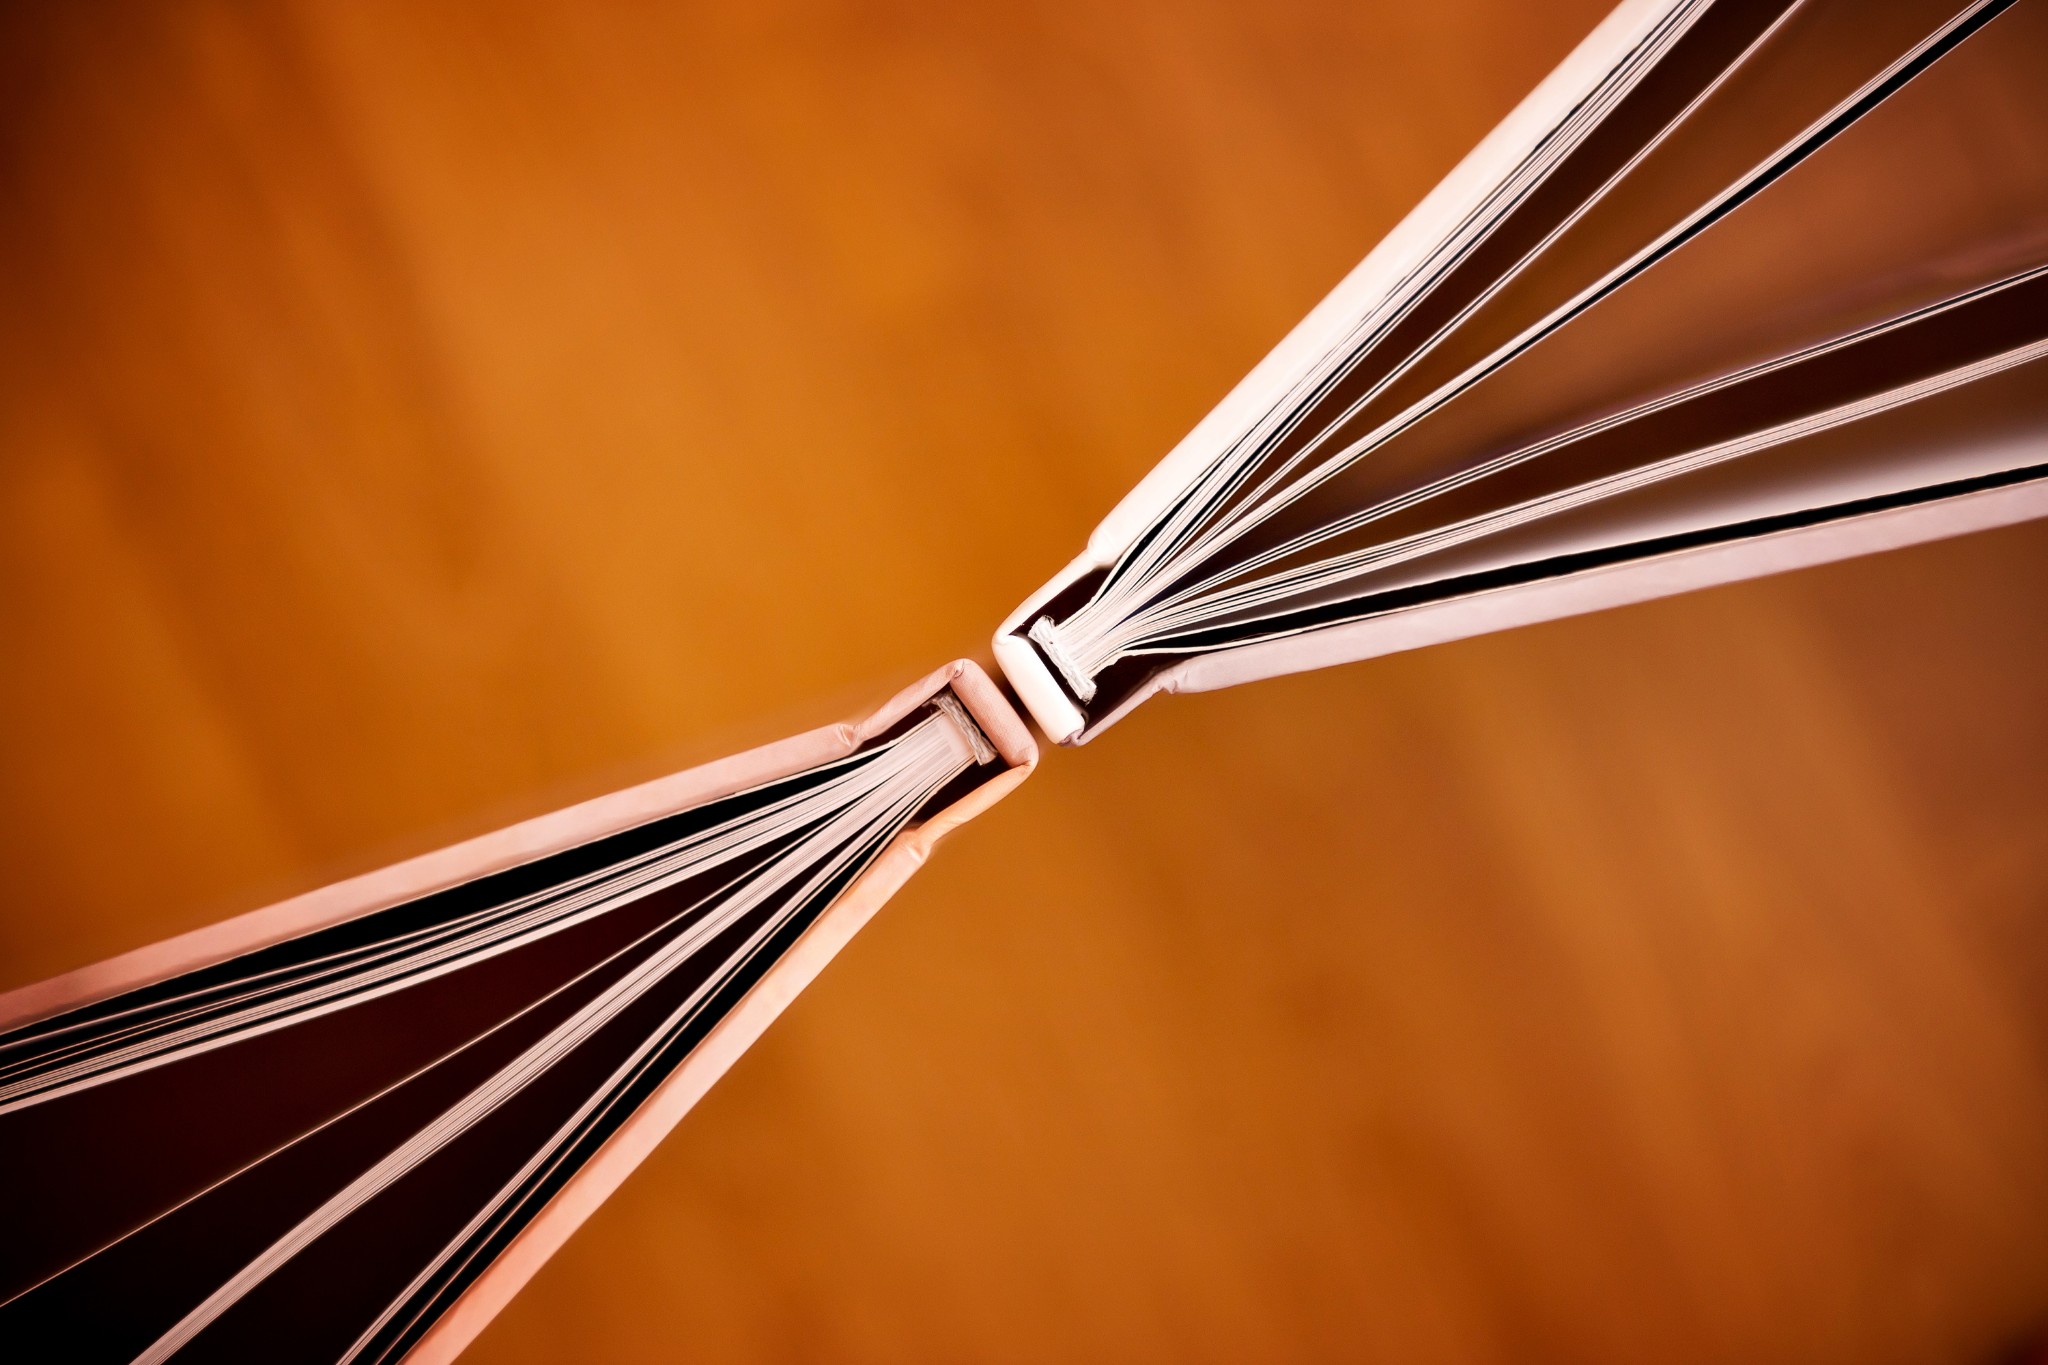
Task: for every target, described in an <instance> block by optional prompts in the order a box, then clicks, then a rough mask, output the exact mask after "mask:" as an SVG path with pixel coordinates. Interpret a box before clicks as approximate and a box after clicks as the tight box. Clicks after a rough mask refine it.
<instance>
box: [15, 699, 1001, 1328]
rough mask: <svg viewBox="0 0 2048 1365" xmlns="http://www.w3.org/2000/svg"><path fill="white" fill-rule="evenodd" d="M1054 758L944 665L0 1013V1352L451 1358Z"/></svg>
mask: <svg viewBox="0 0 2048 1365" xmlns="http://www.w3.org/2000/svg"><path fill="white" fill-rule="evenodd" d="M1036 758H1037V755H1036V751H1035V749H1034V748H1033V745H1032V742H1031V738H1030V735H1029V733H1028V732H1027V731H1026V730H1025V728H1024V726H1023V722H1022V721H1021V720H1020V719H1019V718H1018V717H1017V714H1016V712H1014V711H1013V710H1011V709H1010V707H1009V706H1008V704H1007V703H1005V702H1004V701H1003V699H1002V698H1001V696H1000V694H998V693H997V691H996V690H995V687H994V686H993V684H991V683H990V682H989V680H988V678H987V677H986V676H985V675H984V674H983V673H982V672H981V671H980V670H979V669H978V668H976V667H975V666H974V665H973V664H971V663H957V664H954V665H952V666H950V667H948V668H946V669H942V670H940V671H939V672H938V673H936V674H933V675H932V676H931V677H929V678H927V679H925V680H924V681H923V682H922V683H920V684H918V685H917V686H915V687H912V688H910V689H909V690H907V691H906V692H904V693H902V694H901V695H899V696H898V697H897V698H896V699H895V700H894V701H892V702H890V703H889V704H888V705H887V706H884V707H883V708H882V709H881V710H880V711H878V712H876V713H875V714H874V715H873V716H871V717H869V718H868V719H867V720H865V721H863V722H861V723H860V724H858V725H843V726H832V727H829V728H827V729H824V730H818V731H814V732H812V733H810V734H806V735H799V736H797V737H796V738H794V739H790V740H785V741H783V742H782V743H779V744H774V745H770V746H768V747H767V748H764V749H757V750H754V751H752V752H750V753H746V754H741V755H738V756H736V757H734V758H729V759H725V760H722V761H721V762H718V763H713V764H710V765H708V766H706V767H702V768H697V769H693V770H691V771H689V772H686V773H681V774H678V775H676V776H674V777H670V778H664V779H662V780H660V781H657V782H653V783H650V784H647V785H646V786H643V787H638V788H634V789H632V790H629V791H625V792H620V793H618V794H617V795H614V796H610V797H605V798H602V799H600V800H598V801H594V802H590V803H587V804H585V805H582V806H577V807H573V808H571V809H569V810H565V811H561V812H558V813H557V814H554V815H550V816H546V817H543V818H541V819H539V820H534V821H530V822H528V823H526V824H523V825H519V826H515V827H514V828H512V829H508V830H504V831H501V832H499V833H497V834H493V835H488V836H486V837H484V838H482V839H477V840H473V841H471V842H470V843H467V844H463V845H459V846H457V847H455V848H452V849H448V850H445V851H443V852H441V853H437V854H431V855H428V856H427V857H424V858H419V859H415V860H414V861H412V862H409V863H404V864H401V865H399V866H397V867H394V868H389V869H386V870H384V871H382V872H378V873H373V874H371V875H370V876H367V877H362V878H358V879H356V880H355V881H352V882H344V883H341V884H340V885H337V886H333V887H329V888H327V889H325V890H323V891H318V892H314V893H312V894H311V895H308V896H303V897H300V898H298V899H296V900H293V901H288V902H285V903H283V904H281V905H277V906H273V907H271V908H269V909H267V910H260V911H257V912H255V913H254V914H251V915H246V916H243V917H241V918H240V919H237V920H231V921H228V922H227V923H225V924H221V925H217V926H214V927H213V928H211V929H206V930H201V931H199V932H198V933H196V934H191V935H187V936H186V937H184V938H181V939H173V940H171V941H169V942H167V943H162V944H158V945H156V946H154V947H151V948H145V949H142V950H141V951H139V952H137V953H133V954H130V955H129V956H127V957H125V958H119V959H116V960H114V961H112V962H109V963H105V964H102V965H101V966H99V967H95V968H89V969H86V970H85V971H82V972H78V973H74V974H73V975H71V976H68V977H61V978H58V979H57V980H54V981H50V982H45V983H43V984H42V985H39V986H33V987H29V988H27V989H26V990H22V991H17V992H15V993H14V994H12V995H10V996H6V997H0V1027H7V1026H9V1025H11V1026H12V1027H11V1029H9V1031H7V1032H4V1033H0V1165H4V1169H6V1170H8V1171H10V1172H14V1173H16V1174H17V1176H29V1175H32V1177H33V1178H32V1179H17V1180H13V1181H10V1188H8V1189H7V1190H6V1191H5V1194H6V1200H5V1204H6V1209H7V1218H6V1223H5V1235H4V1236H0V1342H5V1343H9V1344H10V1346H11V1347H13V1348H19V1347H21V1346H23V1345H25V1344H26V1343H31V1342H42V1343H48V1348H49V1353H48V1355H47V1356H44V1357H38V1358H47V1359H52V1360H60V1359H61V1360H67V1361H86V1360H124V1361H126V1360H133V1361H162V1360H168V1359H171V1358H173V1357H174V1356H175V1357H176V1358H178V1359H180V1360H186V1359H205V1360H337V1361H339V1360H351V1361H376V1360H394V1359H397V1358H399V1357H400V1356H408V1353H410V1355H409V1356H408V1358H410V1359H413V1360H446V1359H449V1358H451V1357H452V1356H454V1355H455V1353H456V1352H457V1351H459V1350H460V1349H461V1348H462V1346H463V1345H464V1344H466V1343H467V1342H468V1341H469V1339H470V1338H471V1337H473V1336H474V1335H475V1334H476V1333H477V1332H478V1331H479V1330H481V1328H482V1327H483V1325H484V1323H485V1322H487V1321H488V1320H489V1319H490V1317H491V1315H492V1314H493V1313H495V1312H496V1311H497V1309H498V1308H499V1307H501V1306H502V1305H503V1304H504V1303H505V1302H506V1301H507V1300H508V1299H509V1298H510V1297H511V1295H512V1294H513V1293H514V1292H515V1291H516V1290H517V1289H518V1288H519V1286H520V1285H521V1284H523V1283H524V1282H525V1280H526V1279H527V1278H528V1277H529V1276H530V1275H531V1274H532V1273H533V1272H534V1270H536V1269H537V1268H538V1267H539V1265H540V1264H541V1262H542V1261H544V1260H545V1259H546V1257H547V1256H548V1255H549V1253H550V1252H552V1251H553V1250H554V1249H555V1248H556V1247H558V1246H559V1245H560V1244H561V1243H562V1241H563V1240H564V1239H565V1238H566V1237H567V1236H568V1235H569V1233H570V1232H571V1231H573V1230H574V1228H575V1227H576V1225H577V1224H578V1223H580V1222H581V1221H582V1220H583V1219H584V1218H585V1217H586V1216H588V1214H589V1213H590V1212H591V1210H593V1209H594V1208H595V1207H596V1206H597V1205H598V1204H599V1203H600V1202H601V1201H602V1200H603V1199H604V1197H605V1196H606V1195H607V1194H609V1193H610V1192H611V1190H612V1189H614V1188H615V1187H616V1186H617V1185H618V1184H619V1182H620V1181H621V1180H623V1179H624V1178H625V1176H626V1175H627V1173H628V1172H629V1171H630V1170H631V1169H632V1168H633V1167H634V1166H635V1165H636V1164H637V1163H638V1162H639V1161H640V1159H641V1158H642V1157H644V1156H645V1155H646V1154H647V1153H648V1152H649V1151H650V1150H651V1149H652V1148H653V1146H654V1144H655V1143H656V1142H658V1141H659V1140H660V1139H661V1137H662V1136H663V1134H665V1133H666V1132H667V1131H668V1130H669V1129H670V1128H671V1127H672V1126H674V1124H675V1123H676V1121H677V1120H678V1119H680V1118H681V1117H682V1115H683V1113H684V1112H685V1111H686V1110H688V1109H689V1108H690V1106H691V1105H692V1104H693V1103H695V1102H696V1100H697V1099H698V1097H699V1096H701V1095H702V1094H703V1093H704V1091H705V1090H706V1089H707V1088H708V1087H709V1086H710V1085H711V1083H712V1082H713V1081H714V1080H716V1079H717V1077H718V1076H719V1075H720V1074H722V1073H723V1072H724V1070H725V1069H726V1067H727V1066H729V1065H730V1064H731V1063H732V1061H733V1059H734V1058H735V1057H737V1056H738V1055H739V1054H740V1053H741V1052H742V1051H744V1050H745V1048H746V1047H747V1046H748V1044H749V1043H751V1042H752V1041H753V1040H754V1038H755V1037H756V1036H758V1035H759V1033H760V1032H761V1030H762V1029H763V1028H765V1027H766V1026H767V1024H768V1023H769V1022H770V1021H771V1020H772V1019H773V1018H774V1017H775V1016H776V1015H777V1014H778V1013H780V1012H781V1010H782V1008H783V1006H784V1005H786V1004H787V1003H788V1002H789V1001H790V1000H791V999H792V998H793V997H794V996H795V994H796V993H797V992H798V991H799V990H801V989H802V988H803V987H804V985H806V984H807V983H808V982H809V981H810V980H811V978H812V977H814V976H815V975H816V974H817V972H818V971H819V969H820V968H822V967H823V966H824V964H825V962H826V961H827V960H829V959H830V958H831V957H832V955H833V954H834V953H835V952H837V951H838V949H839V948H840V947H841V946H843V945H844V944H845V942H846V941H847V939H848V938H849V937H851V935H852V934H853V932H854V931H855V930H856V929H858V928H859V927H860V926H861V924H863V923H864V922H865V921H866V920H867V918H868V917H869V916H870V915H872V914H873V913H874V912H875V910H876V909H877V908H879V906H880V905H881V903H882V901H884V900H885V899H887V898H888V896H889V895H890V894H891V893H893V892H894V891H895V889H896V888H897V887H898V886H900V885H901V884H902V882H903V880H904V878H905V877H907V876H908V875H909V874H910V872H911V871H913V870H914V869H915V868H916V866H917V865H918V863H919V862H921V861H922V860H923V858H924V856H925V853H926V852H927V850H928V849H929V848H930V846H931V844H932V842H933V841H934V840H936V839H937V838H938V837H939V836H940V835H941V834H943V833H945V832H946V831H947V830H948V829H950V828H952V827H954V826H955V825H958V824H959V823H960V822H961V821H962V820H965V819H967V818H968V817H970V816H972V815H974V814H976V813H977V812H979V811H981V810H983V809H985V808H986V807H987V806H988V805H990V804H991V803H992V802H994V801H995V800H997V799H998V798H999V797H1001V796H1002V795H1003V794H1004V793H1006V792H1007V791H1009V790H1010V789H1011V788H1012V787H1014V786H1015V785H1016V784H1017V783H1018V782H1020V781H1022V780H1023V778H1024V776H1025V775H1026V774H1027V773H1028V772H1029V771H1030V769H1031V767H1032V765H1033V764H1034V763H1035V762H1036ZM0 1354H7V1356H8V1358H9V1359H15V1358H20V1359H27V1358H28V1357H26V1356H21V1357H16V1356H15V1355H14V1354H13V1353H12V1350H9V1351H7V1352H0Z"/></svg>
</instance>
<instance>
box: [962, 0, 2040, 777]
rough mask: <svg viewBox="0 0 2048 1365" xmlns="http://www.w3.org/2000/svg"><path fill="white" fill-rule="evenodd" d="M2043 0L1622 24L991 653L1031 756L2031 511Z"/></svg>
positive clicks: (1748, 8)
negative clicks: (1510, 634)
mask: <svg viewBox="0 0 2048 1365" xmlns="http://www.w3.org/2000/svg"><path fill="white" fill-rule="evenodd" d="M2044 72H2048V3H2042V0H2019V3H2016V4H2015V3H2011V2H2010V0H1976V2H1975V3H1963V0H1711V2H1710V0H1628V3H1626V4H1623V5H1622V6H1621V7H1620V8H1619V9H1618V10H1616V11H1615V12H1614V13H1613V14H1612V15H1611V16H1610V17H1609V18H1608V19H1607V21H1606V22H1605V23H1603V24H1602V25H1601V26H1600V28H1599V29H1597V30H1596V31H1595V32H1594V33H1593V34H1592V35H1591V36H1590V37H1589V38H1588V39H1587V40H1586V41H1585V42H1584V43H1583V44H1582V45H1581V46H1580V47H1579V49H1578V50H1577V51H1576V52H1574V53H1573V54H1572V55H1571V57H1570V58H1568V59H1567V60H1566V61H1565V63H1564V64H1563V65H1562V66H1561V67H1559V68H1558V70H1557V71H1556V72H1554V73H1553V74H1552V75H1551V76H1550V77H1549V79H1547V80H1546V81H1545V82H1544V83H1543V84H1542V85H1541V86H1540V87H1539V88H1538V89H1537V90H1536V91H1535V92H1534V93H1533V94H1531V95H1530V96H1529V98H1528V99H1527V100H1526V101H1524V103H1523V104H1522V105H1521V107H1520V108H1518V109H1517V110H1516V111H1515V112H1514V113H1513V114H1512V115H1511V116H1510V117H1509V118H1508V119H1507V120H1506V122H1504V123H1503V124H1501V126H1500V127H1499V128H1498V129H1496V130H1495V131H1494V132H1493V133H1492V135H1490V136H1489V137H1488V138H1487V139H1486V140H1485V141H1484V142H1483V143H1482V144H1481V145H1480V146H1479V147H1478V149H1477V150H1475V151H1474V152H1473V153H1472V154H1471V155H1470V156H1469V157H1468V158H1467V159H1466V160H1465V162H1464V163H1463V164H1461V165H1460V166H1459V167H1458V168H1457V169H1456V170H1455V171H1454V172H1453V173H1452V174H1451V175H1450V177H1449V178H1448V179H1446V180H1445V181H1444V182H1443V184H1442V185H1440V186H1439V187H1438V188H1437V189H1436V190H1435V192H1433V193H1432V194H1431V195H1430V196H1429V197H1428V198H1427V199H1426V200H1424V201H1423V203H1422V204H1421V205H1420V206H1419V207H1418V208H1417V209H1416V210H1415V211H1414V212H1413V213H1412V214H1411V215H1410V216H1409V217H1408V218H1407V219H1406V220H1405V221H1404V222H1402V223H1401V225H1400V226H1399V227H1398V228H1396V229H1395V231H1394V232H1393V233H1392V234H1391V235H1390V236H1389V237H1388V238H1387V239H1386V240H1385V241H1384V242H1382V243H1381V244H1380V246H1379V247H1378V249H1376V250H1375V251H1373V253H1372V254H1371V255H1369V256H1368V257H1367V258H1366V259H1365V261H1364V263H1363V264H1361V265H1360V266H1359V267H1358V268H1357V269H1356V270H1355V271H1354V272H1353V273H1352V274H1351V275H1350V277H1349V278H1347V279H1346V280H1344V281H1343V283H1342V284H1340V285H1339V286H1338V287H1337V289H1336V290H1335V292H1333V293H1332V294H1331V295H1330V296H1329V297H1328V298H1327V299H1325V300H1324V301H1323V303H1322V304H1321V305H1320V306H1318V307H1317V308H1316V309H1315V311H1314V312H1312V313H1311V314H1310V315H1309V316H1308V318H1307V319H1306V320H1304V321H1303V322H1302V323H1301V324H1300V326H1298V327H1297V328H1295V330H1294V331H1293V332H1292V333H1291V334H1290V335H1289V336H1288V337H1287V338H1286V339H1285V340H1284V341H1282V342H1281V343H1280V345H1279V346H1278V347H1277V348H1276V349H1275V350H1274V351H1273V352H1272V354H1270V355H1269V356H1267V357H1266V359H1265V360H1264V361H1263V362H1262V363H1261V364H1260V365H1259V366H1258V367H1257V368H1256V369H1254V370H1253V371H1252V373H1251V374H1250V375H1249V376H1248V377H1247V378H1246V379H1245V380H1244V381H1243V382H1242V383H1241V384H1239V385H1238V387H1237V388H1236V389H1235V390H1234V391H1233V392H1232V393H1231V394H1230V395H1229V396H1228V397H1227V398H1226V399H1225V400H1224V401H1223V402H1222V404H1221V405H1220V406H1218V407H1217V408H1216V409H1215V411H1213V412H1211V413H1210V414H1209V415H1208V416H1207V417H1206V418H1204V419H1203V421H1202V422H1201V423H1200V424H1199V425H1198V426H1197V427H1196V428H1195V429H1194V431H1193V432H1192V433H1190V434H1189V436H1188V437H1187V438H1186V439H1185V440H1184V441H1182V442H1181V444H1180V445H1179V446H1178V447H1177V448H1176V449H1175V450H1174V451H1173V452H1172V453H1171V454H1170V455H1169V456H1168V457H1167V458H1166V460H1165V461H1164V462H1163V463H1161V464H1160V465H1159V466H1158V467H1157V468H1156V469H1154V470H1153V471H1152V473H1151V474H1150V475H1148V476H1147V477H1146V478H1145V480H1144V481H1143V482H1142V483H1140V484H1139V485H1138V487H1137V488H1136V489H1135V490H1134V491H1133V492H1132V493H1131V494H1130V496H1129V497H1128V498H1126V499H1125V500H1124V502H1123V503H1122V504H1121V505H1120V506H1118V507H1117V508H1116V509H1115V510H1114V511H1113V512H1112V513H1111V514H1110V515H1109V517H1108V519H1107V520H1105V521H1104V522H1103V523H1102V524H1101V526H1100V527H1099V528H1098V529H1097V530H1096V532H1095V534H1094V535H1093V536H1092V537H1091V538H1090V540H1089V543H1088V547H1087V549H1086V550H1085V551H1084V552H1083V553H1082V554H1081V555H1080V557H1079V558H1077V559H1076V560H1074V562H1073V563H1072V564H1070V565H1068V566H1067V568H1066V569H1065V570H1064V571H1062V572H1061V573H1060V574H1059V575H1058V576H1057V577H1055V578H1054V579H1053V580H1052V581H1051V582H1050V583H1048V584H1046V586H1045V587H1044V588H1042V589H1040V590H1039V591H1038V592H1037V593H1035V594H1033V595H1032V597H1031V598H1030V599H1029V600H1028V601H1026V602H1025V604H1024V605H1023V606H1022V607H1020V608H1019V609H1018V610H1017V611H1016V612H1015V613H1014V614H1013V615H1012V616H1011V617H1010V618H1009V619H1008V620H1007V621H1005V622H1004V623H1003V625H1002V627H1001V629H1000V630H999V631H998V632H997V635H996V640H995V649H996V655H997V658H998V660H999V661H1000V662H1001V665H1002V668H1003V670H1004V672H1005V673H1007V674H1008V675H1009V677H1010V678H1011V679H1012V681H1013V682H1014V683H1015V685H1016V687H1017V691H1018V693H1019V695H1020V696H1021V697H1022V698H1023V700H1024V702H1025V703H1026V705H1028V706H1029V708H1030V709H1031V711H1032V713H1033V715H1034V716H1035V717H1036V719H1037V720H1038V722H1039V724H1040V725H1041V726H1042V727H1043V728H1044V730H1045V731H1046V733H1047V734H1048V735H1050V736H1051V737H1052V738H1054V739H1056V740H1059V741H1062V742H1069V743H1078V742H1084V741H1086V740H1087V739H1088V738H1089V737H1091V736H1092V735H1094V734H1096V733H1098V732H1099V731H1100V730H1101V729H1102V728H1103V727H1104V726H1106V725H1109V724H1111V723H1113V722H1114V721H1115V720H1116V719H1117V718H1118V717H1119V716H1121V715H1123V714H1124V713H1126V712H1127V711H1129V710H1130V709H1131V708H1132V707H1133V706H1136V705H1137V704H1138V703H1139V702H1141V701H1143V700H1144V699H1145V698H1146V697H1148V696H1150V695H1152V694H1154V693H1157V692H1162V691H1201V690H1207V689H1212V688H1217V687H1224V686H1229V685H1232V684H1235V683H1239V682H1244V681H1248V680H1251V679H1255V678H1262V677H1270V676H1273V675H1276V674H1281V673H1290V672H1296V671H1300V670H1302V669H1308V668H1316V667H1321V666H1323V665H1327V664H1332V663H1338V662H1343V661H1347V660H1354V659H1361V658H1366V657H1370V656H1373V655H1378V654H1384V653H1389V652H1392V651H1396V650H1402V649H1409V648H1414V647H1416V646H1418V645H1423V644H1429V643H1433V642H1437V641H1442V640H1447V639H1453V638H1457V637H1460V636H1466V635H1473V634H1478V633H1481V632H1484V631H1489V630H1496V629H1500V628H1503V627H1506V626H1512V625H1519V624H1523V623H1526V622H1532V621H1538V620H1544V619H1549V618H1553V617H1558V616H1565V615H1570V614H1573V613H1577V612H1583V611H1589V610H1593V609H1596V608H1600V607H1605V606H1613V605H1618V604H1621V603H1626V602H1633V601H1640V600H1643V599H1646V598H1651V597H1657V596H1661V595H1665V594H1668V593H1673V592H1679V591H1683V590H1686V589H1689V588H1696V587H1701V586H1705V585H1708V584H1714V583H1723V582H1728V581H1731V580H1734V579H1740V578H1746V577H1753V576H1756V575H1759V574H1765V573H1771V572H1775V571H1777V570H1781V569H1786V568H1792V567H1796V566H1799V565H1805V564H1813V563H1818V562H1821V561H1825V560H1831V559H1838V558H1842V557H1844V556H1848V555H1854V554H1860V553H1864V552H1868V551H1872V550H1879V549H1885V548H1889V547H1892V546H1897V545H1903V544H1907V543H1911V542H1914V541H1921V540H1928V539H1933V538H1936V537H1940V536H1947V535H1953V534H1956V533H1958V532H1962V531H1967V530H1972V529H1977V528H1981V527H1989V526H1994V525H1999V524H2002V523H2006V522H2011V521H2017V520H2020V519H2023V518H2027V517H2032V516H2039V515H2041V514H2043V513H2048V80H2044V79H2043V73H2044Z"/></svg>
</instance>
